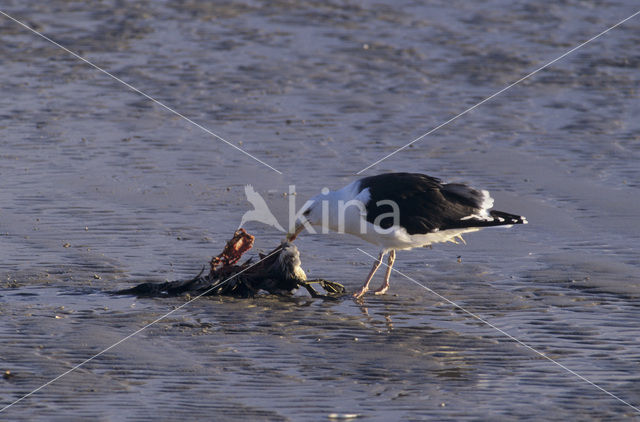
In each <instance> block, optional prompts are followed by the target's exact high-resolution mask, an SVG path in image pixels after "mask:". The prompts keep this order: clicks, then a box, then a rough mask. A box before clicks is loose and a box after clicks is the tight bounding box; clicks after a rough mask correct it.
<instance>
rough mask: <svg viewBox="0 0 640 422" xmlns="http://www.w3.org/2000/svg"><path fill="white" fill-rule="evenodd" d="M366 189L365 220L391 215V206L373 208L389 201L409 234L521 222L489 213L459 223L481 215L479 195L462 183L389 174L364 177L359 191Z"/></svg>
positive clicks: (385, 223)
mask: <svg viewBox="0 0 640 422" xmlns="http://www.w3.org/2000/svg"><path fill="white" fill-rule="evenodd" d="M366 188H369V192H370V194H371V200H370V201H369V202H368V203H367V204H365V207H366V209H367V221H368V222H370V223H372V224H373V223H374V222H375V220H376V218H377V217H378V216H380V215H381V214H385V213H390V212H392V210H393V208H392V206H391V205H382V206H378V205H376V203H377V202H378V201H380V200H384V199H388V200H392V201H394V202H395V203H396V204H398V208H399V209H400V225H401V226H402V227H404V228H405V230H407V233H409V234H424V233H429V232H433V231H436V230H447V229H456V228H471V227H486V226H497V225H505V224H518V223H523V222H524V221H523V218H522V217H520V216H517V215H513V214H508V213H503V212H500V211H494V212H491V217H492V218H491V219H488V220H487V219H476V218H469V219H465V220H460V219H461V218H463V217H467V216H470V215H474V214H478V213H479V212H480V210H481V206H482V201H483V195H482V192H480V191H478V190H476V189H473V188H471V187H469V186H467V185H464V184H461V183H448V184H443V183H442V181H441V180H440V179H437V178H435V177H431V176H427V175H425V174H420V173H388V174H381V175H377V176H371V177H365V178H364V179H361V180H360V190H364V189H366ZM494 213H495V215H494ZM392 224H393V219H392V218H391V217H385V218H384V219H382V221H380V226H381V227H382V228H385V229H386V228H389V227H391V225H392Z"/></svg>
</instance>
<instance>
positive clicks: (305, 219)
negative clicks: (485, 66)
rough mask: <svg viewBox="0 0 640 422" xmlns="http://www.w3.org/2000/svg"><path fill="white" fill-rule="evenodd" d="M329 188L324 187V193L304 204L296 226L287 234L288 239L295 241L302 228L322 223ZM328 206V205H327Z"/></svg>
mask: <svg viewBox="0 0 640 422" xmlns="http://www.w3.org/2000/svg"><path fill="white" fill-rule="evenodd" d="M329 193H330V192H329V189H327V188H324V189H323V190H322V193H321V194H319V195H316V196H314V197H313V198H311V199H309V200H308V201H307V202H306V203H305V204H304V206H303V207H302V208H301V209H300V212H299V213H298V216H297V218H296V221H295V228H294V230H293V232H290V233H288V234H287V240H288V241H290V242H291V241H293V240H295V238H296V237H297V236H298V235H299V234H300V232H301V231H302V230H304V229H305V228H306V229H310V228H311V226H316V227H317V226H321V225H322V215H323V209H322V208H323V206H322V204H323V202H324V201H326V200H327V197H328V196H329ZM325 208H326V206H325Z"/></svg>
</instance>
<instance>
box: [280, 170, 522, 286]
mask: <svg viewBox="0 0 640 422" xmlns="http://www.w3.org/2000/svg"><path fill="white" fill-rule="evenodd" d="M492 206H493V198H492V197H491V196H490V195H489V192H488V191H486V190H477V189H474V188H472V187H469V186H467V185H465V184H462V183H443V182H442V181H441V180H440V179H437V178H435V177H431V176H427V175H425V174H419V173H388V174H381V175H377V176H371V177H365V178H363V179H360V180H356V181H355V182H352V183H350V184H348V185H347V186H345V187H343V188H342V189H339V190H336V191H330V190H328V189H323V191H322V193H321V194H319V195H316V196H314V197H313V198H311V200H309V201H307V203H306V204H305V206H304V207H303V210H301V217H300V218H299V219H298V221H297V222H296V225H295V229H294V231H293V232H292V233H289V235H288V236H287V237H288V239H289V240H290V241H292V240H294V239H295V238H296V237H297V236H298V234H299V233H300V232H301V231H302V230H304V229H305V228H307V229H309V230H310V231H311V230H313V229H312V226H315V227H321V228H322V230H323V232H325V233H326V232H327V231H328V230H333V231H337V232H341V233H349V234H352V235H355V236H358V237H360V238H361V239H363V240H366V241H367V242H369V243H373V244H375V245H378V246H379V247H380V248H381V251H380V255H379V256H378V259H377V260H376V261H375V262H374V264H373V268H371V272H370V273H369V275H368V276H367V279H366V281H365V283H364V285H363V286H362V288H361V289H360V290H359V291H357V292H356V293H355V294H354V295H353V296H354V297H355V298H360V297H362V295H364V294H365V293H366V292H367V291H368V290H369V282H370V281H371V279H372V278H373V275H374V274H375V272H376V270H377V269H378V267H380V264H381V263H382V259H383V258H384V256H385V255H386V254H387V253H389V258H388V263H387V271H386V273H385V276H384V282H383V284H382V286H381V287H380V288H379V289H378V290H376V291H375V294H384V293H385V292H386V291H387V290H388V289H389V276H390V275H391V268H392V266H393V263H394V261H395V258H396V250H398V249H412V248H416V247H421V246H429V245H431V244H433V243H439V242H454V243H457V240H458V239H460V240H462V241H463V242H464V240H463V239H462V234H464V233H469V232H474V231H478V230H480V229H482V228H484V227H492V226H511V225H513V224H526V223H527V220H526V219H525V218H524V217H522V216H519V215H514V214H509V213H506V212H502V211H494V210H490V208H491V207H492Z"/></svg>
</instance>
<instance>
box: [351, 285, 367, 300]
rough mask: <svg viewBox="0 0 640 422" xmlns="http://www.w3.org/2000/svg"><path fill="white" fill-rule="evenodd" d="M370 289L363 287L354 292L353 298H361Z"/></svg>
mask: <svg viewBox="0 0 640 422" xmlns="http://www.w3.org/2000/svg"><path fill="white" fill-rule="evenodd" d="M368 291H369V289H368V288H366V287H363V288H362V289H360V290H358V291H357V292H355V293H354V294H353V298H354V299H360V298H361V297H362V296H364V294H365V293H367V292H368Z"/></svg>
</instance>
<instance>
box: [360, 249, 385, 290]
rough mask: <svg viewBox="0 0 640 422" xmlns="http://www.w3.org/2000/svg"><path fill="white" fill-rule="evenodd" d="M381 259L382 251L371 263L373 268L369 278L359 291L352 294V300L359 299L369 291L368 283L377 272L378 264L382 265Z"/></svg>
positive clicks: (382, 256)
mask: <svg viewBox="0 0 640 422" xmlns="http://www.w3.org/2000/svg"><path fill="white" fill-rule="evenodd" d="M382 258H384V251H382V252H380V255H379V256H378V259H377V260H376V261H375V262H374V263H373V267H372V268H371V272H370V273H369V276H368V277H367V281H365V282H364V285H363V286H362V288H361V289H360V290H359V291H357V292H356V293H354V294H353V297H354V298H356V299H359V298H361V297H362V296H363V295H364V294H365V293H367V292H368V291H369V283H370V282H371V279H372V278H373V275H374V274H375V273H376V271H377V270H378V267H380V264H381V263H382Z"/></svg>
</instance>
